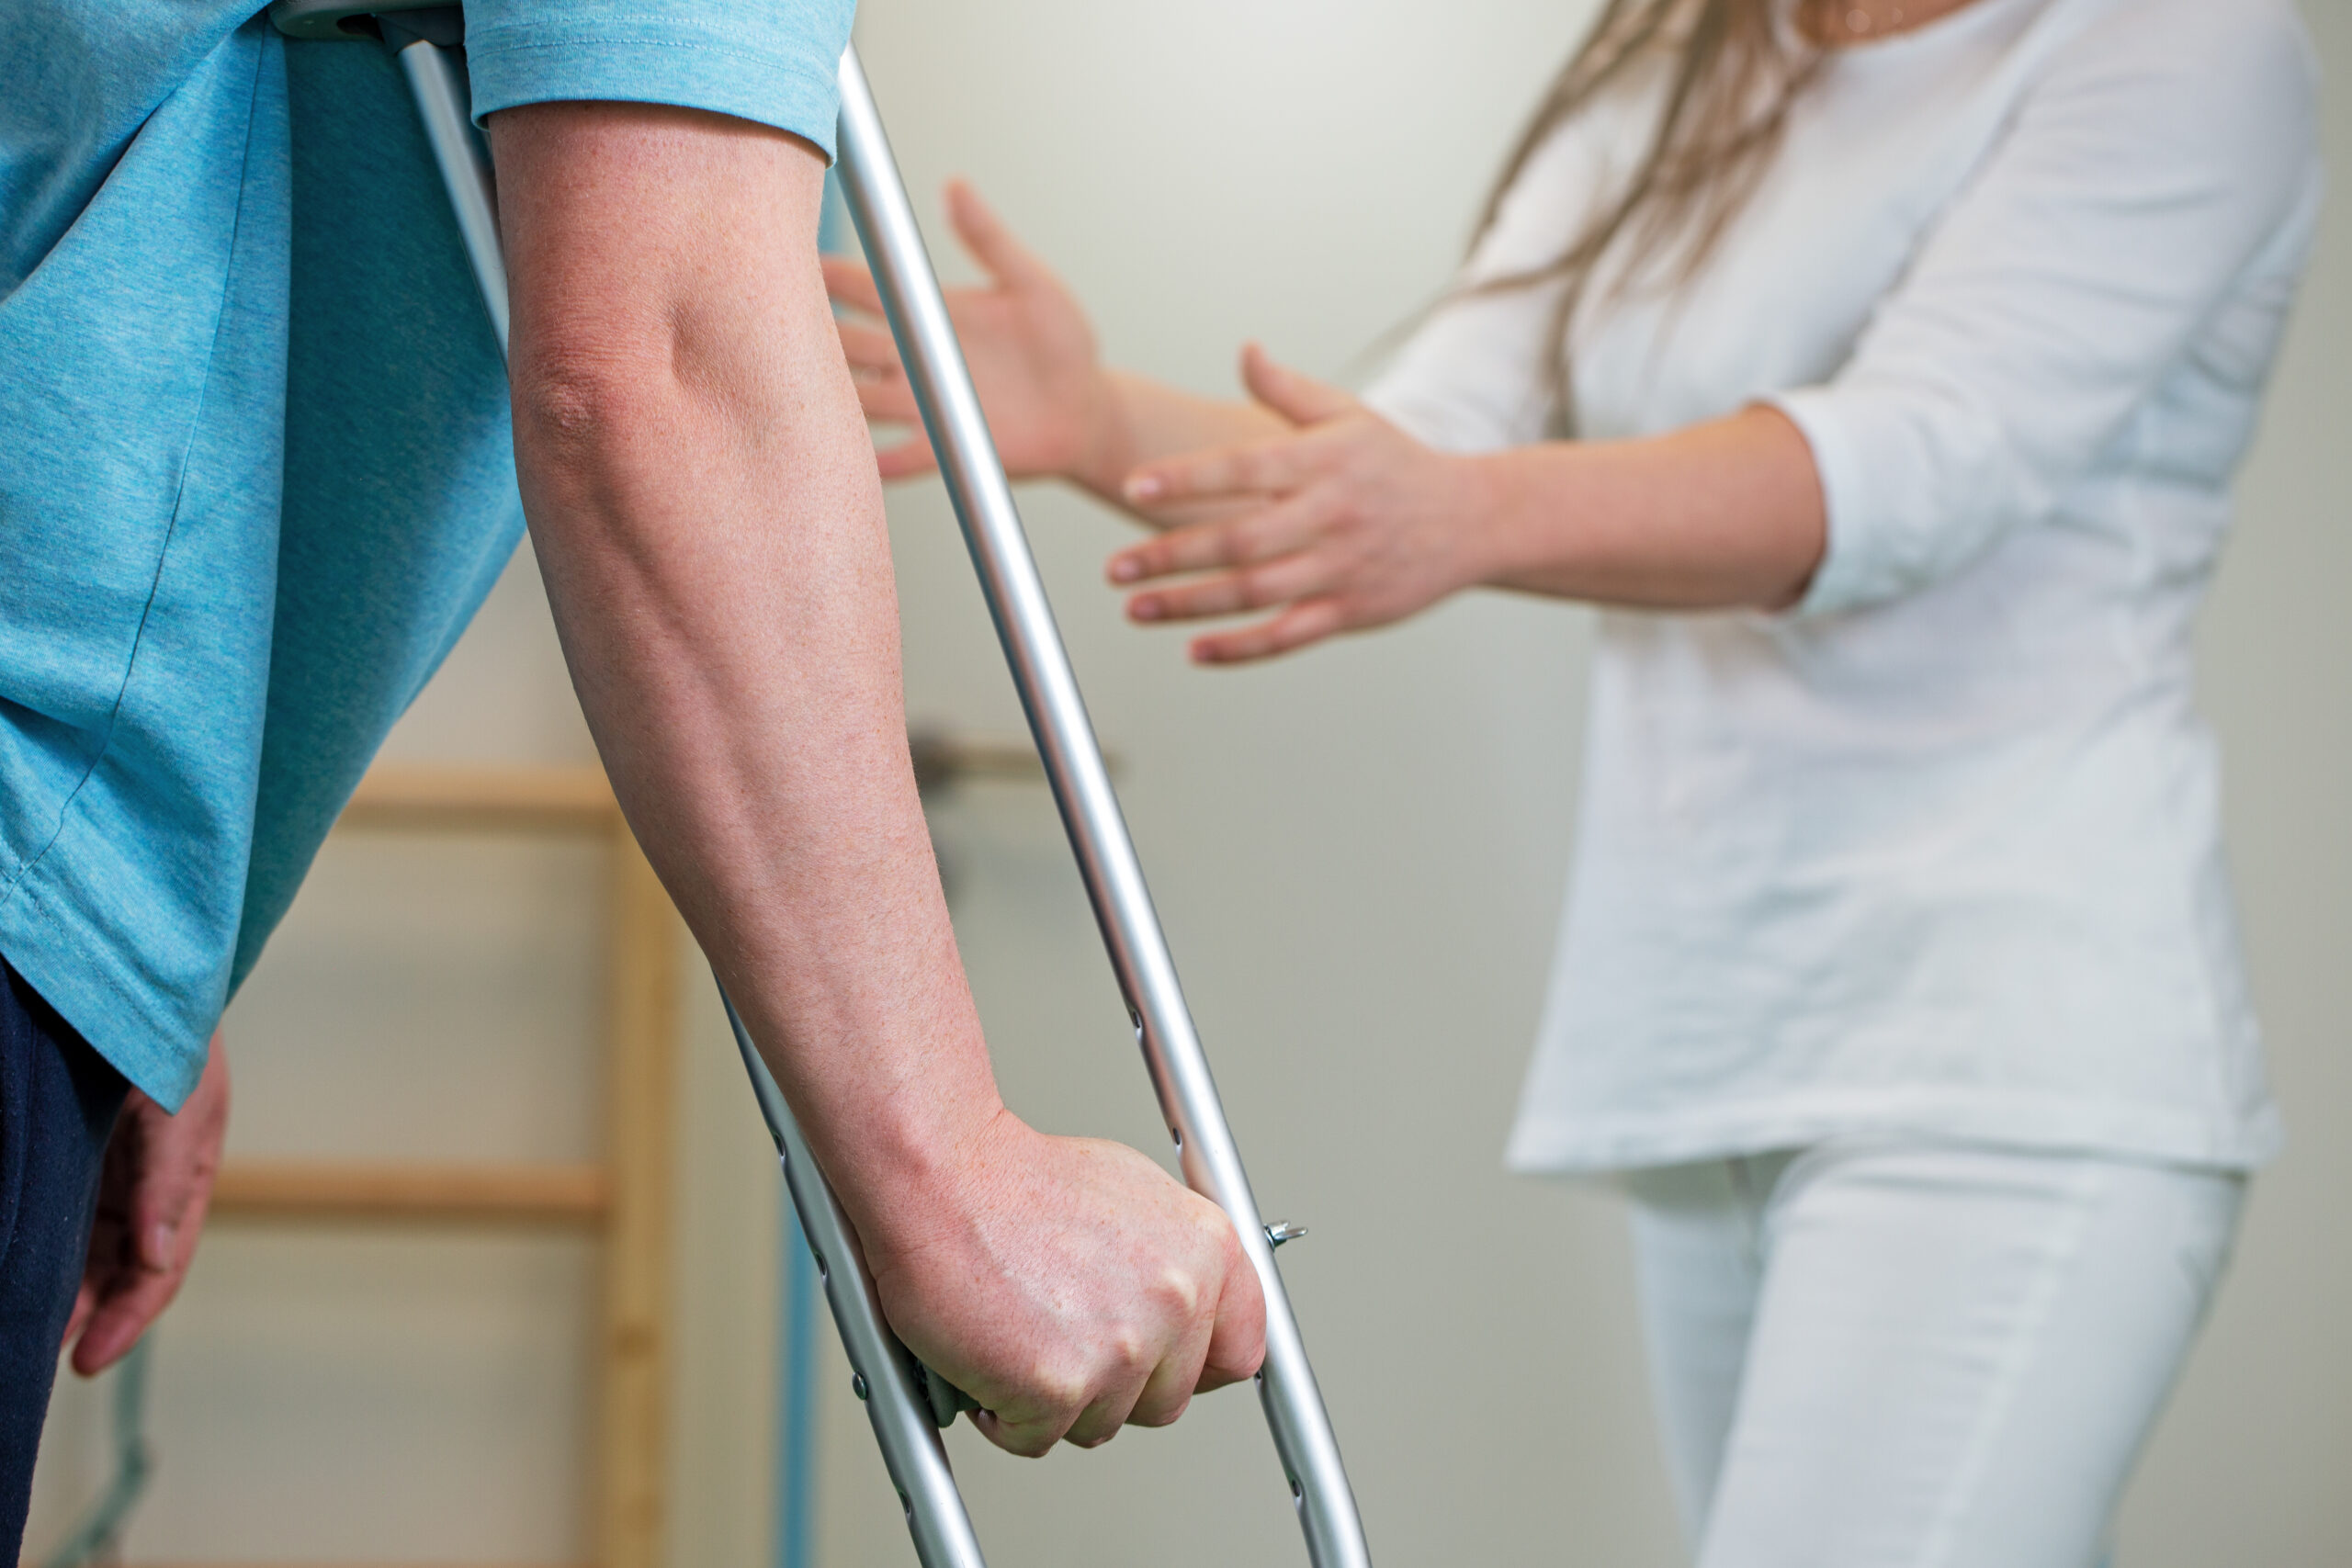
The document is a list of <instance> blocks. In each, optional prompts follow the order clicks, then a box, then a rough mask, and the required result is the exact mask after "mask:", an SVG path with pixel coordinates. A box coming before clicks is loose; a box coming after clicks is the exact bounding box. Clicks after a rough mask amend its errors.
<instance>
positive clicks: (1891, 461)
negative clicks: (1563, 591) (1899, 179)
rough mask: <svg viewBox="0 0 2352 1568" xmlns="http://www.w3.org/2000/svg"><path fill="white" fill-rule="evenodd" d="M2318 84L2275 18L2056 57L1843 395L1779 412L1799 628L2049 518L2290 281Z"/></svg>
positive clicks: (2125, 34) (2212, 25)
mask: <svg viewBox="0 0 2352 1568" xmlns="http://www.w3.org/2000/svg"><path fill="white" fill-rule="evenodd" d="M2313 76H2314V72H2313V69H2312V64H2311V61H2310V51H2309V45H2308V43H2307V42H2306V41H2305V39H2304V38H2303V35H2302V32H2301V28H2300V27H2299V25H2298V24H2297V23H2296V21H2295V20H2294V17H2293V14H2292V12H2291V10H2290V7H2289V6H2287V5H2286V4H2284V3H2283V0H2281V3H2278V4H2256V5H2215V4H2213V3H2212V0H2155V3H2154V4H2152V5H2136V6H2118V7H2116V8H2115V9H2114V10H2113V11H2112V12H2110V13H2109V16H2108V17H2106V18H2105V19H2104V20H2102V21H2100V22H2098V23H2097V24H2095V25H2093V26H2091V27H2090V28H2086V30H2085V31H2084V33H2083V34H2081V35H2080V36H2078V37H2076V38H2075V39H2072V40H2070V41H2069V42H2068V43H2067V44H2066V45H2065V46H2064V48H2063V49H2062V50H2061V51H2059V52H2058V53H2057V54H2056V55H2054V56H2053V57H2052V61H2051V62H2049V64H2048V66H2047V67H2046V69H2045V73H2044V75H2043V77H2042V79H2041V81H2040V82H2039V83H2038V84H2037V85H2035V86H2034V87H2033V88H2032V89H2031V90H2030V93H2029V95H2028V96H2026V98H2025V99H2024V100H2023V101H2022V102H2021V104H2020V105H2019V107H2018V110H2017V113H2016V116H2015V118H2014V120H2013V122H2012V123H2011V125H2010V126H2009V127H2008V129H2007V131H2006V132H2005V133H2004V136H2003V138H2002V140H2001V141H2000V142H1999V143H1998V144H1997V145H1996V148H1995V149H1994V151H1993V152H1992V154H1991V156H1990V157H1989V158H1988V159H1987V161H1986V163H1985V166H1984V167H1983V168H1982V169H1981V170H1979V171H1978V173H1977V175H1976V177H1975V179H1974V180H1973V183H1972V184H1971V185H1970V186H1969V187H1968V188H1967V189H1966V190H1964V191H1963V192H1962V194H1961V195H1960V197H1958V198H1956V200H1955V201H1954V203H1953V204H1952V206H1951V209H1949V210H1948V212H1947V213H1946V214H1945V215H1944V217H1943V218H1942V219H1941V220H1939V223H1938V224H1937V226H1936V227H1935V229H1934V231H1932V232H1931V234H1930V235H1929V237H1928V240H1927V241H1926V243H1925V244H1924V245H1923V247H1922V249H1921V250H1920V253H1919V254H1918V255H1917V258H1916V259H1915V261H1914V263H1913V265H1912V266H1911V268H1910V270H1909V272H1908V274H1907V275H1906V276H1905V279H1904V281H1903V282H1902V284H1901V285H1900V286H1899V287H1898V288H1896V289H1895V290H1894V292H1893V293H1891V294H1890V295H1889V296H1888V297H1887V298H1886V299H1883V301H1881V303H1880V305H1879V307H1878V309H1877V310H1876V312H1875V313H1874V315H1873V316H1872V318H1871V323H1870V325H1869V327H1868V328H1867V329H1866V330H1865V332H1864V333H1863V334H1862V336H1861V338H1860V342H1859V344H1857V345H1856V348H1855V350H1854V353H1853V355H1852V356H1851V357H1850V358H1849V360H1848V361H1847V363H1846V364H1845V365H1844V366H1843V367H1841V368H1840V369H1839V371H1838V374H1837V375H1836V377H1835V378H1833V379H1832V380H1831V381H1830V382H1829V383H1828V384H1827V385H1826V386H1821V387H1815V388H1810V389H1804V390H1799V391H1794V392H1790V393H1787V394H1784V395H1782V396H1781V397H1778V398H1775V399H1773V400H1772V402H1773V403H1774V404H1775V405H1776V406H1777V407H1779V408H1780V409H1781V411H1782V412H1785V413H1787V414H1788V415H1789V417H1790V418H1791V419H1792V420H1794V421H1795V422H1796V423H1797V425H1798V427H1799V428H1800V429H1801V430H1803V431H1804V435H1805V439H1806V440H1807V442H1808V443H1810V445H1811V446H1812V448H1813V454H1814V459H1815V464H1816V465H1817V467H1818V468H1819V469H1820V473H1821V479H1822V487H1823V490H1824V492H1825V494H1826V498H1827V504H1828V517H1829V542H1828V550H1827V554H1826V557H1825V558H1824V559H1823V562H1822V566H1821V569H1820V570H1819V571H1818V572H1817V573H1816V574H1815V580H1814V582H1813V584H1812V587H1811V588H1810V590H1809V591H1808V592H1807V593H1806V596H1805V600H1804V604H1802V605H1801V606H1799V611H1800V613H1804V612H1826V611H1836V610H1841V609H1847V608H1851V607H1854V606H1859V605H1864V604H1875V603H1880V602H1883V601H1886V600H1889V599H1893V598H1895V597H1898V596H1900V595H1902V594H1905V593H1907V592H1913V591H1915V590H1917V589H1919V588H1922V587H1924V586H1926V585H1928V584H1929V583H1931V582H1934V581H1938V580H1939V579H1940V578H1943V577H1945V576H1947V575H1949V574H1951V572H1954V571H1956V570H1959V569H1960V568H1961V567H1962V566H1964V565H1966V564H1967V563H1968V562H1969V561H1971V560H1973V558H1976V557H1977V556H1979V555H1981V554H1982V553H1983V552H1984V551H1985V549H1987V548H1988V547H1991V546H1992V544H1993V543H1994V542H1995V541H1996V540H1997V539H1998V538H2000V537H2001V536H2003V535H2005V534H2006V533H2007V532H2009V531H2010V530H2013V529H2015V528H2018V527H2019V526H2022V525H2029V524H2031V523H2033V522H2035V521H2036V520H2038V519H2041V518H2043V517H2046V516H2047V515H2049V514H2050V513H2051V512H2052V509H2053V507H2054V506H2055V504H2056V502H2057V500H2058V498H2059V497H2060V495H2061V494H2063V492H2064V489H2065V487H2066V486H2067V485H2068V484H2069V483H2070V482H2071V481H2073V480H2075V479H2078V478H2081V477H2082V476H2084V475H2085V474H2086V472H2087V471H2089V470H2090V469H2091V468H2093V467H2094V466H2095V465H2096V464H2097V463H2098V461H2099V460H2100V458H2101V457H2104V456H2106V455H2107V454H2108V453H2109V451H2110V449H2111V448H2112V446H2113V445H2114V443H2115V442H2116V441H2117V439H2118V438H2119V436H2120V434H2122V432H2123V430H2124V427H2125V424H2126V423H2127V422H2128V421H2129V420H2130V419H2131V416H2132V414H2133V412H2135V410H2137V409H2138V408H2139V407H2140V406H2141V405H2142V404H2143V401H2144V400H2145V399H2146V397H2147V396H2148V394H2149V393H2150V391H2151V390H2152V389H2154V386H2155V385H2156V383H2157V382H2158V380H2159V378H2162V377H2163V376H2164V375H2165V373H2166V371H2168V370H2169V369H2171V368H2173V367H2176V366H2177V365H2178V364H2179V363H2180V361H2181V358H2182V356H2183V355H2184V354H2186V353H2189V352H2192V351H2194V345H2196V344H2198V342H2199V335H2200V333H2201V331H2202V329H2204V328H2205V327H2206V326H2207V325H2208V324H2209V323H2210V322H2211V321H2214V320H2215V319H2216V316H2217V312H2219V311H2220V310H2222V308H2223V306H2224V305H2225V304H2226V303H2227V302H2228V301H2229V300H2230V299H2231V298H2232V296H2233V293H2234V292H2236V290H2237V289H2238V288H2240V287H2242V286H2243V285H2244V284H2245V283H2246V282H2247V281H2248V280H2249V278H2250V277H2251V276H2254V275H2256V274H2257V273H2258V272H2259V271H2260V269H2264V268H2269V269H2272V270H2274V271H2277V272H2279V273H2281V274H2283V275H2284V276H2285V277H2286V278H2288V279H2289V280H2291V278H2292V277H2293V276H2294V275H2295V272H2296V269H2297V268H2298V267H2299V265H2300V261H2301V255H2300V251H2301V245H2302V244H2303V243H2304V242H2305V241H2306V239H2307V236H2308V231H2309V229H2310V225H2311V221H2312V213H2313V211H2314V209H2315V206H2316V202H2317V198H2318V187H2319V165H2318V155H2317V152H2316V147H2315V141H2316V130H2315V125H2314V113H2315V107H2314V100H2315V82H2314V80H2313ZM2263 356H2264V357H2266V358H2267V348H2266V349H2265V350H2264V351H2263ZM2259 368H2260V367H2259V366H2257V367H2256V373H2257V374H2258V373H2259Z"/></svg>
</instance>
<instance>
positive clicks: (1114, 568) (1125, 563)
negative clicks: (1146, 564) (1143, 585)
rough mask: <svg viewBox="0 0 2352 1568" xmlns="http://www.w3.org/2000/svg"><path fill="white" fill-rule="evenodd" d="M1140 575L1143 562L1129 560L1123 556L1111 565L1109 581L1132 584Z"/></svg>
mask: <svg viewBox="0 0 2352 1568" xmlns="http://www.w3.org/2000/svg"><path fill="white" fill-rule="evenodd" d="M1142 575H1143V562H1141V561H1138V560H1130V559H1128V558H1125V557H1124V556H1123V557H1121V558H1118V559H1116V560H1114V561H1113V562H1112V563H1111V581H1114V582H1133V581H1135V580H1136V578H1138V577H1141V576H1142Z"/></svg>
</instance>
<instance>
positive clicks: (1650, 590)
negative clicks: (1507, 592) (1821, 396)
mask: <svg viewBox="0 0 2352 1568" xmlns="http://www.w3.org/2000/svg"><path fill="white" fill-rule="evenodd" d="M1467 461H1468V462H1470V463H1471V464H1472V465H1473V466H1474V468H1475V469H1476V479H1475V480H1474V485H1475V489H1476V493H1477V494H1478V495H1479V497H1480V503H1479V504H1478V505H1477V506H1476V508H1475V512H1474V522H1473V525H1474V526H1476V528H1478V529H1479V531H1480V534H1481V539H1480V542H1479V546H1478V551H1477V557H1478V560H1479V570H1480V572H1481V577H1480V581H1484V582H1485V583H1487V585H1489V586H1492V587H1498V588H1512V589H1520V590H1523V591H1525V592H1533V593H1544V594H1550V595H1555V596H1557V597H1560V598H1566V599H1580V600H1589V601H1594V602H1598V603H1601V604H1620V605H1626V606H1632V607H1637V608H1645V609H1661V610H1704V609H1732V608H1740V607H1748V608H1758V609H1783V608H1786V607H1787V606H1788V605H1790V604H1794V603H1795V602H1796V601H1797V600H1798V599H1799V598H1800V597H1802V596H1803V594H1804V589H1805V585H1806V583H1807V582H1808V581H1811V579H1812V577H1813V573H1814V570H1815V568H1816V567H1817V566H1818V565H1819V564H1820V561H1821V557H1822V552H1823V550H1824V548H1825V547H1826V542H1827V523H1826V513H1825V510H1824V504H1823V500H1822V490H1821V480H1820V476H1819V474H1818V472H1817V471H1816V469H1815V467H1814V462H1813V454H1812V450H1811V448H1809V447H1808V446H1806V445H1805V440H1804V436H1803V435H1802V434H1800V433H1799V432H1798V431H1797V428H1796V427H1795V426H1794V425H1793V424H1792V423H1790V422H1789V420H1788V418H1787V417H1786V416H1785V415H1783V414H1781V412H1778V411H1777V410H1774V409H1771V408H1769V407H1766V406H1763V405H1757V406H1755V407H1751V408H1748V409H1747V410H1744V411H1742V412H1739V413H1736V414H1733V415H1731V416H1729V417H1727V418H1724V419H1718V420H1713V421H1710V422H1708V423H1704V424H1698V425H1692V426H1691V427H1689V428H1687V429H1684V430H1679V431H1675V432H1673V433H1671V434H1666V435H1658V436H1649V437H1644V438H1640V439H1634V440H1623V441H1596V442H1548V443H1545V444H1544V445H1542V446H1522V447H1515V448H1512V449H1511V450H1510V451H1507V452H1499V453H1495V454H1491V455H1489V456H1486V457H1476V458H1472V459H1467Z"/></svg>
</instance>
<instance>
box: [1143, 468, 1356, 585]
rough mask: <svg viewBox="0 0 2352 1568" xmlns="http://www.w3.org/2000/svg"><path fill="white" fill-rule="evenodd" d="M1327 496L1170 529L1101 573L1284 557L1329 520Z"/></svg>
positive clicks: (1147, 572) (1301, 497)
mask: <svg viewBox="0 0 2352 1568" xmlns="http://www.w3.org/2000/svg"><path fill="white" fill-rule="evenodd" d="M1331 511H1332V504H1331V498H1330V497H1329V496H1328V495H1326V494H1325V493H1323V492H1322V491H1316V490H1310V491H1305V492H1303V493H1301V494H1298V495H1295V496H1292V497H1291V498H1290V499H1289V500H1287V501H1283V502H1277V503H1275V504H1274V505H1272V506H1263V507H1260V508H1258V509H1257V510H1255V511H1253V512H1250V513H1245V514H1244V515H1241V516H1238V517H1219V518H1215V519H1212V520H1211V521H1209V522H1206V523H1193V524H1190V525H1186V526H1184V527H1182V528H1170V530H1168V532H1166V533H1165V534H1160V535H1158V536H1154V537H1152V538H1149V539H1146V540H1143V541H1142V542H1141V543H1139V544H1134V545H1130V546H1128V547H1126V548H1125V549H1124V550H1121V551H1119V552H1118V554H1116V555H1114V556H1113V557H1112V558H1111V559H1110V561H1109V562H1108V563H1107V564H1106V566H1105V567H1104V569H1103V570H1104V573H1105V575H1106V576H1108V577H1109V579H1110V580H1111V581H1113V582H1114V583H1129V582H1143V581H1148V580H1149V579H1151V578H1155V577H1169V576H1172V575H1174V574H1176V573H1178V572H1183V571H1213V570H1216V568H1218V567H1224V566H1248V565H1250V563H1251V562H1253V561H1261V560H1271V559H1272V558H1274V557H1276V556H1279V555H1287V554H1288V553H1289V552H1291V551H1292V550H1295V549H1297V548H1298V547H1301V546H1302V545H1305V544H1306V543H1307V542H1308V541H1309V540H1311V539H1313V538H1314V537H1315V536H1316V535H1317V533H1318V532H1320V531H1321V529H1322V528H1323V526H1324V525H1325V524H1326V523H1327V522H1328V521H1329V518H1330V513H1331Z"/></svg>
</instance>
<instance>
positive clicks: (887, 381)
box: [825, 180, 1111, 479]
mask: <svg viewBox="0 0 2352 1568" xmlns="http://www.w3.org/2000/svg"><path fill="white" fill-rule="evenodd" d="M947 216H948V219H949V220H950V221H951V222H953V223H954V224H955V226H956V237H957V238H958V239H960V240H961V241H963V243H964V248H965V249H966V250H967V251H968V252H970V253H971V254H972V257H973V259H974V260H976V261H978V263H979V264H980V266H981V268H982V269H983V270H984V271H986V272H987V274H988V276H989V281H988V283H987V284H986V285H985V286H984V287H981V288H951V289H949V290H947V313H948V315H949V317H950V318H951V319H953V321H955V323H956V336H957V337H958V338H960V339H962V340H963V344H964V358H965V361H966V363H967V364H968V365H969V366H970V367H971V370H972V380H973V382H974V384H975V385H976V386H977V387H978V389H979V394H980V402H981V405H982V407H984V408H985V409H986V410H987V411H988V418H989V431H990V432H991V434H994V435H995V437H996V446H997V454H998V456H999V457H1001V458H1003V460H1004V466H1005V470H1006V471H1007V472H1008V473H1010V474H1011V475H1012V477H1013V478H1015V479H1030V478H1042V477H1046V476H1052V475H1066V476H1071V477H1078V476H1081V475H1083V474H1085V473H1087V472H1088V471H1090V470H1091V469H1092V468H1100V467H1103V463H1104V460H1105V458H1106V457H1107V454H1106V453H1104V452H1103V447H1104V446H1105V445H1106V444H1107V442H1108V439H1109V426H1110V417H1111V402H1110V397H1109V393H1108V389H1107V387H1106V385H1105V380H1104V373H1103V364H1102V359H1101V356H1100V355H1099V354H1098V353H1097V352H1096V349H1095V344H1094V328H1093V327H1092V325H1091V323H1089V322H1088V321H1087V319H1086V312H1085V310H1083V309H1082V308H1080V305H1079V302H1078V299H1077V297H1076V296H1075V295H1073V294H1071V293H1070V291H1069V288H1068V286H1066V285H1065V284H1064V283H1063V282H1062V280H1061V279H1060V278H1059V277H1057V276H1055V275H1054V272H1053V270H1052V269H1051V268H1050V267H1048V266H1046V264H1045V263H1044V262H1043V261H1041V260H1040V259H1038V257H1037V256H1036V254H1035V253H1034V252H1032V251H1030V250H1029V249H1028V248H1027V247H1026V246H1024V245H1023V244H1022V243H1021V242H1020V241H1019V240H1016V239H1014V238H1013V236H1012V231H1011V230H1010V229H1007V228H1006V227H1005V226H1004V223H1003V220H1001V219H999V218H998V217H997V215H996V214H995V213H994V212H992V211H990V210H989V208H988V206H987V204H986V203H984V202H982V201H981V200H980V198H979V197H978V195H977V194H975V193H974V192H973V190H972V187H971V186H967V185H966V184H964V183H963V182H962V181H961V180H957V181H954V182H952V183H951V184H949V186H947ZM825 289H826V292H828V293H829V294H831V296H832V298H833V301H834V303H835V304H837V305H843V306H847V307H849V309H850V310H852V311H853V312H855V313H854V314H853V315H849V316H845V317H843V318H842V322H841V334H842V353H843V354H844V355H846V356H847V357H848V360H849V366H850V373H851V374H852V376H853V377H854V378H855V379H856V382H857V395H858V400H859V401H860V402H862V403H863V404H864V405H865V416H866V418H868V419H871V420H877V421H880V422H882V423H889V424H904V425H910V426H912V427H913V430H912V434H910V435H909V436H908V438H907V439H906V440H904V441H902V442H900V443H899V445H897V446H890V447H887V448H885V449H884V450H883V451H881V452H880V453H879V454H878V455H877V456H878V457H879V460H880V463H881V468H882V477H883V478H884V479H901V478H904V477H906V476H908V475H910V474H919V473H922V472H924V471H926V470H928V469H929V468H932V467H933V466H934V464H935V462H936V459H935V458H934V457H933V455H932V450H931V443H930V442H929V441H927V440H926V439H924V437H923V433H922V419H921V415H920V414H919V413H918V412H916V409H915V399H914V391H913V389H911V388H910V386H909V385H908V384H907V377H906V371H905V369H904V367H902V366H901V365H900V364H899V350H898V345H897V344H894V343H892V342H891V340H890V333H889V330H888V327H887V326H886V325H885V324H884V322H883V320H882V298H881V295H880V294H879V293H878V292H877V291H876V288H875V287H874V276H873V274H872V273H870V272H869V271H867V270H866V267H865V264H864V263H862V262H858V261H854V260H852V259H850V258H849V257H846V256H827V257H826V258H825Z"/></svg>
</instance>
